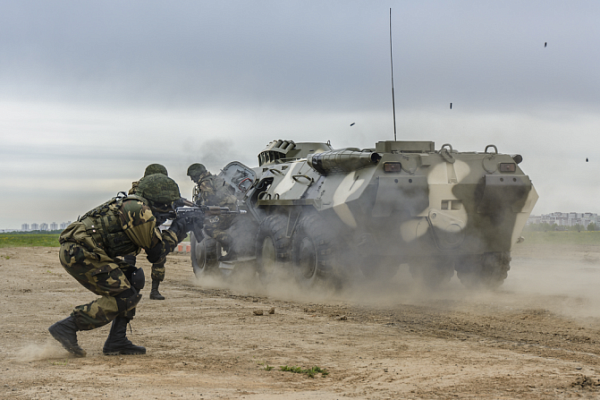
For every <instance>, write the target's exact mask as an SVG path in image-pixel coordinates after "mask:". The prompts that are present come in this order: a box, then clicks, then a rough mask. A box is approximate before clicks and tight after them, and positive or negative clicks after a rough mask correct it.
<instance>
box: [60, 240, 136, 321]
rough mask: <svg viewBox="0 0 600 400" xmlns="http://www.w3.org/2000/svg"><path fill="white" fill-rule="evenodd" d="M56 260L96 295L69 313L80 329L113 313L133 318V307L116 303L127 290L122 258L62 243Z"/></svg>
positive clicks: (69, 243)
mask: <svg viewBox="0 0 600 400" xmlns="http://www.w3.org/2000/svg"><path fill="white" fill-rule="evenodd" d="M59 259H60V263H61V264H62V266H63V267H64V268H65V270H66V271H67V272H68V273H69V274H70V275H71V276H72V277H73V278H75V279H76V280H77V282H79V283H80V284H81V285H82V286H83V287H85V288H86V289H88V290H89V291H91V292H92V293H95V294H97V295H99V296H101V297H100V298H98V299H96V300H94V301H92V302H91V303H88V304H83V305H80V306H77V307H75V309H74V310H73V312H72V313H71V315H72V316H73V317H75V321H76V323H77V326H78V328H79V329H81V330H89V329H94V328H99V327H101V326H103V325H106V324H108V323H109V322H111V321H112V320H113V319H115V318H116V317H117V316H119V315H122V316H126V317H133V315H134V314H135V304H134V305H133V307H130V308H127V309H125V310H124V309H123V307H121V309H119V302H121V304H123V302H124V301H125V300H126V299H125V298H121V296H119V295H120V294H121V293H123V292H124V291H126V290H128V289H131V284H130V283H129V280H128V279H127V277H126V276H125V272H127V270H128V269H129V268H134V267H132V266H130V265H129V264H127V263H126V262H124V261H120V260H116V259H113V258H110V257H108V256H107V255H106V254H105V253H104V252H90V251H88V250H87V249H86V248H85V247H83V246H80V245H78V244H76V243H72V242H66V243H63V244H62V245H61V246H60V253H59Z"/></svg>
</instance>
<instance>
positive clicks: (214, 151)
mask: <svg viewBox="0 0 600 400" xmlns="http://www.w3.org/2000/svg"><path fill="white" fill-rule="evenodd" d="M184 151H185V152H186V153H187V154H188V156H187V159H188V161H189V163H190V164H192V163H201V164H204V166H205V167H206V169H208V170H209V171H211V172H212V173H213V174H215V175H216V174H218V173H219V172H220V170H221V169H222V168H223V167H224V166H225V165H227V163H229V162H231V161H234V160H242V162H244V161H243V160H244V159H246V158H247V156H246V157H244V156H243V154H242V153H241V152H239V151H238V149H237V146H236V143H235V142H234V141H233V140H229V139H210V140H205V141H203V142H201V143H199V144H194V143H193V141H192V142H191V143H186V146H185V147H184ZM246 162H247V161H246Z"/></svg>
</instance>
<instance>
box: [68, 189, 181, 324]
mask: <svg viewBox="0 0 600 400" xmlns="http://www.w3.org/2000/svg"><path fill="white" fill-rule="evenodd" d="M59 240H60V243H61V248H60V262H61V264H62V265H63V267H64V268H65V269H66V270H67V272H68V273H69V274H71V275H72V276H73V277H74V278H75V279H76V280H77V281H78V282H79V283H81V284H82V285H83V286H84V287H85V288H86V289H88V290H90V291H91V292H93V293H96V294H98V295H100V296H102V297H100V298H99V299H96V300H94V301H92V302H91V303H88V304H85V305H81V306H77V307H75V309H74V310H73V313H72V314H71V315H73V316H74V317H75V319H76V322H77V326H78V327H79V328H80V329H81V330H88V329H94V328H98V327H100V326H103V325H105V324H107V323H109V322H110V321H112V320H113V319H114V318H115V317H116V316H117V315H119V314H123V315H126V316H129V317H132V316H133V315H134V314H135V306H136V304H137V301H135V299H131V298H130V297H128V298H123V297H120V295H121V294H122V293H123V292H125V291H127V290H128V289H130V288H131V284H130V282H129V280H128V279H127V275H128V274H130V271H129V270H130V269H131V268H134V267H132V266H131V265H130V264H128V263H126V262H124V261H122V260H121V259H119V258H117V257H118V256H123V255H127V254H132V253H135V254H137V253H139V251H140V249H141V248H143V249H145V250H146V252H147V253H148V260H149V261H150V262H152V263H154V264H156V263H158V264H162V265H163V266H164V260H165V258H166V255H167V253H169V252H170V251H171V250H173V249H174V248H175V247H176V246H177V243H178V240H177V236H176V235H175V234H174V233H173V232H170V231H165V232H162V233H161V232H160V231H159V230H158V227H156V219H155V217H154V215H153V214H152V211H151V209H150V208H149V207H148V203H147V201H146V200H145V199H144V198H142V197H138V196H128V197H126V198H124V199H117V198H115V199H112V200H110V201H108V202H107V203H104V204H103V205H101V206H99V207H97V208H95V209H94V210H92V211H90V212H89V213H87V214H86V215H84V216H83V217H82V218H80V219H79V221H77V222H74V223H72V224H71V225H69V227H68V228H67V229H66V230H65V231H64V232H63V233H62V234H61V236H60V239H59ZM138 301H139V300H138Z"/></svg>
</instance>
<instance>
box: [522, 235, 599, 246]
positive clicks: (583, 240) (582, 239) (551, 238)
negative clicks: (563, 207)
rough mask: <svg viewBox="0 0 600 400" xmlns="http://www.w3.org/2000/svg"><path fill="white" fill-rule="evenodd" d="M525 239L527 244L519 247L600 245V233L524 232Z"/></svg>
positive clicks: (524, 243)
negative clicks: (535, 245)
mask: <svg viewBox="0 0 600 400" xmlns="http://www.w3.org/2000/svg"><path fill="white" fill-rule="evenodd" d="M523 237H525V242H523V243H520V244H518V245H517V246H527V245H532V244H583V245H600V231H581V232H577V231H548V232H523ZM513 249H514V248H513Z"/></svg>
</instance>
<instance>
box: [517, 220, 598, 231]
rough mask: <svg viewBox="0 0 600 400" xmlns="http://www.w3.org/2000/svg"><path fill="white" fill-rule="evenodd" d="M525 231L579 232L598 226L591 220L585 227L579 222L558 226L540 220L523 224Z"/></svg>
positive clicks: (594, 229) (596, 229) (595, 229)
mask: <svg viewBox="0 0 600 400" xmlns="http://www.w3.org/2000/svg"><path fill="white" fill-rule="evenodd" d="M524 230H525V231H526V232H548V231H577V232H581V231H585V230H588V231H598V230H600V227H599V226H598V225H597V224H596V223H594V222H591V223H590V224H589V225H588V226H587V228H586V227H584V226H583V225H581V224H576V225H573V226H558V225H557V224H550V223H548V222H542V223H539V224H529V225H527V226H525V229H524Z"/></svg>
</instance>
